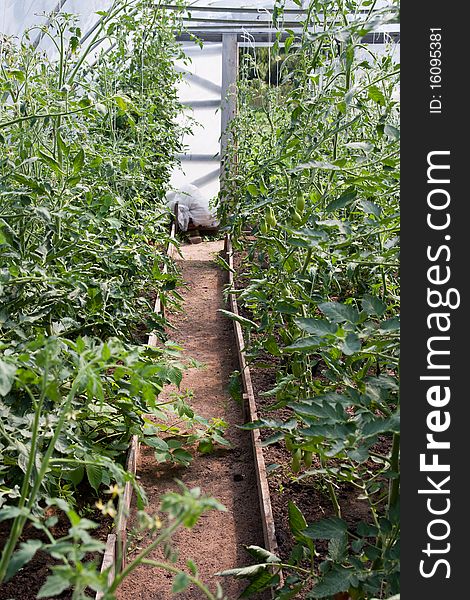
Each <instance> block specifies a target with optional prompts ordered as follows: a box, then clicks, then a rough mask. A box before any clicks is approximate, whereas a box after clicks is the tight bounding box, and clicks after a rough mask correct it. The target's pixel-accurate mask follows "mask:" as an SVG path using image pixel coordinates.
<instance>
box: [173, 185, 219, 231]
mask: <svg viewBox="0 0 470 600" xmlns="http://www.w3.org/2000/svg"><path fill="white" fill-rule="evenodd" d="M170 198H171V199H170ZM176 203H178V225H179V228H180V229H181V230H182V231H187V229H188V225H189V220H190V219H191V221H192V222H193V223H194V225H200V226H201V227H216V226H217V224H218V223H217V219H216V218H215V215H213V214H212V213H211V211H210V209H209V199H208V198H206V197H205V196H204V195H203V194H202V192H201V190H200V189H199V188H197V187H196V186H195V185H192V184H191V183H185V184H184V185H182V186H181V188H180V189H179V190H178V191H177V192H176V193H175V194H167V204H168V206H169V207H170V209H171V210H174V208H175V204H176Z"/></svg>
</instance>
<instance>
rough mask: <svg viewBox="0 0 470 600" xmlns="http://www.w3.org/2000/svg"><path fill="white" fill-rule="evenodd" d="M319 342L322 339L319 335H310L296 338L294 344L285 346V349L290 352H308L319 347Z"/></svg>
mask: <svg viewBox="0 0 470 600" xmlns="http://www.w3.org/2000/svg"><path fill="white" fill-rule="evenodd" d="M319 344H320V340H319V339H318V338H317V337H315V336H313V335H309V336H307V337H303V338H299V339H298V340H295V342H294V343H293V344H290V345H289V346H285V348H284V350H287V351H288V352H308V351H309V350H315V349H317V348H318V346H319Z"/></svg>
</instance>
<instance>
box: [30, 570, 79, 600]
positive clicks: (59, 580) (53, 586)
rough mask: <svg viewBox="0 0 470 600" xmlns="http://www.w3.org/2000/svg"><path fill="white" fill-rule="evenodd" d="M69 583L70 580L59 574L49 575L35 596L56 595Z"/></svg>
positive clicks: (66, 587) (67, 586)
mask: <svg viewBox="0 0 470 600" xmlns="http://www.w3.org/2000/svg"><path fill="white" fill-rule="evenodd" d="M70 585H71V581H70V580H68V579H66V578H65V577H62V576H61V575H49V577H48V578H47V579H46V582H45V583H44V585H43V586H42V587H41V589H40V590H39V592H38V595H37V596H36V597H37V598H49V597H51V596H58V595H59V594H61V593H62V592H64V591H65V590H67V589H68V588H69V587H70Z"/></svg>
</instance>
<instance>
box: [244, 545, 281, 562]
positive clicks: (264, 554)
mask: <svg viewBox="0 0 470 600" xmlns="http://www.w3.org/2000/svg"><path fill="white" fill-rule="evenodd" d="M246 551H247V552H248V553H249V554H251V556H253V557H254V558H256V559H257V560H259V561H261V562H265V563H279V562H281V559H280V558H279V557H278V556H276V555H275V554H273V553H272V552H269V550H266V549H265V548H261V546H247V547H246Z"/></svg>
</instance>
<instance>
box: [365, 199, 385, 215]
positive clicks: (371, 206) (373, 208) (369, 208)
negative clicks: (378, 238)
mask: <svg viewBox="0 0 470 600" xmlns="http://www.w3.org/2000/svg"><path fill="white" fill-rule="evenodd" d="M359 204H360V206H362V210H363V211H364V212H365V213H367V214H368V215H374V216H376V217H377V218H379V217H380V215H381V214H382V209H381V208H380V206H378V205H377V204H375V203H374V202H371V201H370V200H360V201H359Z"/></svg>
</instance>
